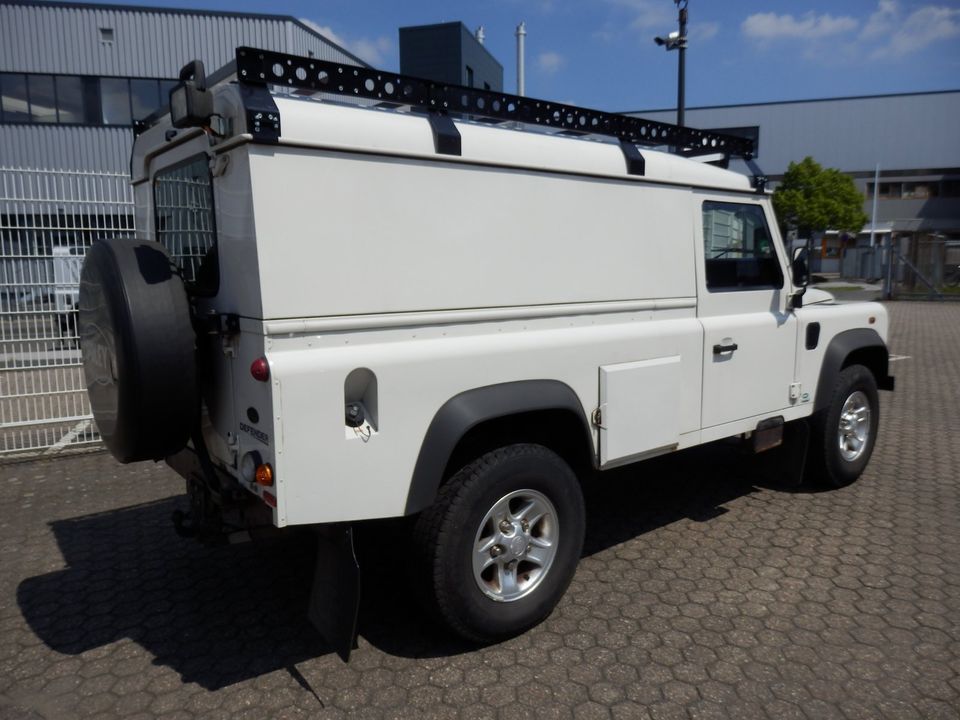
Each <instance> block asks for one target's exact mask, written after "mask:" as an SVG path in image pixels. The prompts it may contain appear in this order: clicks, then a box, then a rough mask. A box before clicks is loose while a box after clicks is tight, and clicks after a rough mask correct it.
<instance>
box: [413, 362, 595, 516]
mask: <svg viewBox="0 0 960 720" xmlns="http://www.w3.org/2000/svg"><path fill="white" fill-rule="evenodd" d="M550 410H560V411H565V412H569V413H572V414H573V415H574V416H576V417H577V418H578V419H579V422H580V424H581V425H582V428H583V437H584V442H585V443H589V446H590V452H591V455H594V453H593V446H592V441H591V430H590V424H589V422H588V421H587V417H586V414H585V413H584V410H583V405H582V403H581V402H580V398H579V397H577V394H576V393H575V392H574V391H573V389H572V388H571V387H570V386H569V385H567V384H566V383H563V382H561V381H559V380H519V381H515V382H506V383H500V384H497V385H487V386H484V387H479V388H474V389H472V390H466V391H464V392H462V393H460V394H458V395H454V396H453V397H452V398H450V399H449V400H447V402H445V403H444V404H443V405H442V406H441V407H440V409H439V410H438V411H437V413H436V414H435V415H434V416H433V420H432V421H431V422H430V426H429V427H428V428H427V432H426V435H425V436H424V439H423V443H422V445H421V446H420V454H419V456H418V457H417V463H416V465H415V466H414V470H413V477H412V479H411V482H410V489H409V491H408V493H407V502H406V507H405V510H404V512H405V514H407V515H409V514H412V513H415V512H419V511H420V510H422V509H424V508H425V507H427V506H428V505H430V504H431V503H432V502H433V500H434V498H435V497H436V494H437V489H438V488H439V487H440V483H441V481H442V480H443V474H444V471H445V469H446V467H447V463H448V462H449V460H450V458H451V456H452V454H453V452H454V450H455V449H456V447H457V444H458V443H459V442H460V440H461V439H462V438H463V437H464V436H465V435H466V434H467V433H468V432H469V431H470V430H471V429H473V428H475V427H477V426H478V425H480V424H481V423H484V422H487V421H490V420H496V419H500V418H509V417H511V416H515V415H521V414H524V413H529V412H538V411H550Z"/></svg>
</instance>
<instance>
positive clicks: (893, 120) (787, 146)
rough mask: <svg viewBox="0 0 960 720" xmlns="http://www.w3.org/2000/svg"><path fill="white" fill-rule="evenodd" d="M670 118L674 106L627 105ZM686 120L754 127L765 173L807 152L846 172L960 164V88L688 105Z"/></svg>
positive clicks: (777, 171) (783, 168)
mask: <svg viewBox="0 0 960 720" xmlns="http://www.w3.org/2000/svg"><path fill="white" fill-rule="evenodd" d="M627 114H628V115H637V116H640V117H645V118H650V119H652V120H664V121H668V122H673V121H674V119H675V118H676V110H675V109H658V110H638V111H630V112H628V113H627ZM686 122H687V124H688V125H691V126H692V127H700V128H725V127H745V126H759V128H760V142H759V151H758V155H757V161H758V163H759V165H760V167H761V168H763V170H764V172H765V173H766V174H767V175H768V176H770V177H777V176H778V175H782V174H783V173H784V172H785V171H786V169H787V166H788V165H789V164H790V162H791V161H799V160H802V159H803V158H804V157H806V156H807V155H810V156H812V157H813V158H814V159H815V160H817V161H819V162H821V163H822V164H826V165H829V166H831V167H837V168H840V169H841V170H843V171H844V172H849V173H854V174H860V173H869V174H870V175H872V174H873V171H874V168H875V167H876V165H877V163H879V164H880V169H881V170H931V169H947V168H960V90H948V91H941V92H919V93H902V94H894V95H869V96H860V97H841V98H823V99H817V100H796V101H788V102H773V103H753V104H748V105H718V106H711V107H693V108H686Z"/></svg>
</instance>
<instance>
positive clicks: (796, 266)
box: [790, 247, 810, 308]
mask: <svg viewBox="0 0 960 720" xmlns="http://www.w3.org/2000/svg"><path fill="white" fill-rule="evenodd" d="M808 255H809V253H808V252H807V248H805V247H798V248H796V249H794V251H793V259H792V260H791V262H790V267H791V270H792V273H793V286H794V287H795V288H797V291H796V292H795V293H794V294H793V298H792V300H793V307H795V308H798V307H803V294H804V293H805V292H806V291H807V285H809V284H810V263H809V262H807V257H808Z"/></svg>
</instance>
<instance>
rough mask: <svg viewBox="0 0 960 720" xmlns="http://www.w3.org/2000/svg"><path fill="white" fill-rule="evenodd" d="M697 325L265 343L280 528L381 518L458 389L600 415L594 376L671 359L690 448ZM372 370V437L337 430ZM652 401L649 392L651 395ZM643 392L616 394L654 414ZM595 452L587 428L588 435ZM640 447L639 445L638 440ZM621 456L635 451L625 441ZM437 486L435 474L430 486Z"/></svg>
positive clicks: (358, 335) (503, 326)
mask: <svg viewBox="0 0 960 720" xmlns="http://www.w3.org/2000/svg"><path fill="white" fill-rule="evenodd" d="M700 333H701V331H700V328H699V325H698V323H697V320H696V318H695V317H694V308H693V304H692V302H691V303H689V307H687V308H678V309H672V310H651V311H648V312H636V313H626V314H625V313H615V314H595V315H579V316H565V317H556V318H540V319H528V320H519V321H503V322H485V323H470V324H461V325H457V324H450V325H435V326H420V327H408V328H397V329H371V330H367V331H356V330H355V331H347V332H328V333H323V334H316V335H310V334H302V335H296V336H293V337H278V336H270V337H267V338H266V344H267V357H268V358H269V360H270V367H271V373H272V376H273V393H274V399H273V405H274V409H275V432H276V434H277V441H276V470H277V478H278V483H279V482H282V487H278V501H279V515H278V517H279V518H280V522H281V524H297V523H311V522H330V521H341V520H354V519H361V518H374V517H389V516H395V515H401V514H404V513H405V512H408V511H410V509H411V508H413V509H419V507H416V505H417V503H415V504H414V506H409V505H408V494H409V490H410V484H411V479H412V478H413V477H414V474H415V468H416V466H417V461H418V457H419V455H420V451H421V447H422V446H423V443H424V439H425V437H426V433H427V430H428V428H429V427H430V426H431V423H432V422H433V420H434V418H435V417H436V416H437V413H438V412H439V411H440V410H441V408H442V407H443V406H444V405H445V403H447V402H448V401H449V400H450V399H451V398H454V397H456V396H458V395H459V394H461V393H464V392H468V391H471V390H474V389H476V388H482V387H486V386H491V385H498V384H502V383H514V382H517V381H525V380H532V381H542V380H550V381H555V382H557V383H561V384H563V385H565V386H567V387H569V388H570V389H571V391H572V392H573V393H574V394H575V397H576V398H577V401H578V403H579V405H580V408H581V412H582V414H583V416H584V417H587V418H589V417H590V416H591V415H592V413H593V410H594V409H595V408H596V407H597V404H598V400H599V394H598V377H597V372H598V368H599V367H600V366H602V365H616V364H620V363H632V362H636V361H638V360H643V359H645V358H660V357H668V356H675V357H678V358H680V360H679V361H678V362H677V368H678V369H677V372H676V375H675V378H676V381H677V384H676V385H675V386H674V387H672V388H670V389H669V392H668V393H667V395H669V398H670V402H671V404H672V405H674V406H675V407H676V412H677V414H678V424H679V428H680V430H681V431H682V432H681V434H680V437H679V440H678V446H679V447H686V446H690V445H695V444H697V442H698V441H699V432H698V427H699V411H700V408H699V395H700V386H699V381H700V346H699V337H700ZM358 368H366V369H369V370H370V371H371V372H372V373H373V375H374V377H375V381H376V386H377V414H376V418H375V426H376V432H375V433H369V434H366V433H363V432H353V431H349V432H345V426H344V400H345V382H346V379H347V377H348V376H349V375H350V374H351V373H352V372H353V371H355V370H357V369H358ZM649 389H650V391H651V393H650V397H653V395H654V393H653V391H654V390H657V391H661V390H662V388H656V389H655V388H652V387H650V388H649ZM634 390H635V392H637V393H638V394H639V395H640V396H639V397H636V398H633V399H631V398H625V401H626V402H630V401H631V400H632V401H634V402H636V403H637V404H646V407H647V408H648V412H649V413H650V414H651V415H656V414H658V413H659V412H660V411H661V408H659V407H655V406H653V404H652V403H651V402H650V401H649V400H648V398H647V397H645V396H644V395H643V391H644V388H643V387H642V386H639V387H636V388H635V389H634ZM589 432H590V442H591V445H592V448H591V449H592V452H593V453H596V449H597V436H596V428H595V427H591V428H590V431H589ZM635 442H636V445H635V446H634V447H636V448H638V449H642V448H643V444H644V443H645V442H646V438H643V437H637V438H636V440H635ZM624 447H625V450H624V452H632V448H631V446H630V445H629V444H627V445H625V446H624ZM437 480H439V478H438V479H437Z"/></svg>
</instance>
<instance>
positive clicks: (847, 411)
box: [808, 365, 880, 487]
mask: <svg viewBox="0 0 960 720" xmlns="http://www.w3.org/2000/svg"><path fill="white" fill-rule="evenodd" d="M879 420H880V403H879V397H878V394H877V383H876V380H875V379H874V377H873V373H871V372H870V370H869V369H867V368H866V367H864V366H863V365H851V366H850V367H847V368H844V369H843V370H842V371H841V372H840V375H839V376H838V377H837V381H836V383H835V384H834V388H833V392H832V393H831V399H830V405H829V406H828V407H827V408H826V410H824V411H822V412H820V413H819V414H818V415H817V416H816V417H814V419H813V423H812V430H813V432H812V436H811V442H810V457H809V458H808V464H809V470H810V478H811V480H813V481H814V482H816V483H817V484H820V485H823V486H826V487H843V486H845V485H849V484H850V483H852V482H854V481H855V480H856V479H857V478H859V477H860V475H861V474H862V473H863V471H864V469H865V468H866V467H867V463H868V462H869V461H870V456H871V455H872V454H873V448H874V445H875V444H876V439H877V428H878V424H879Z"/></svg>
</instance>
